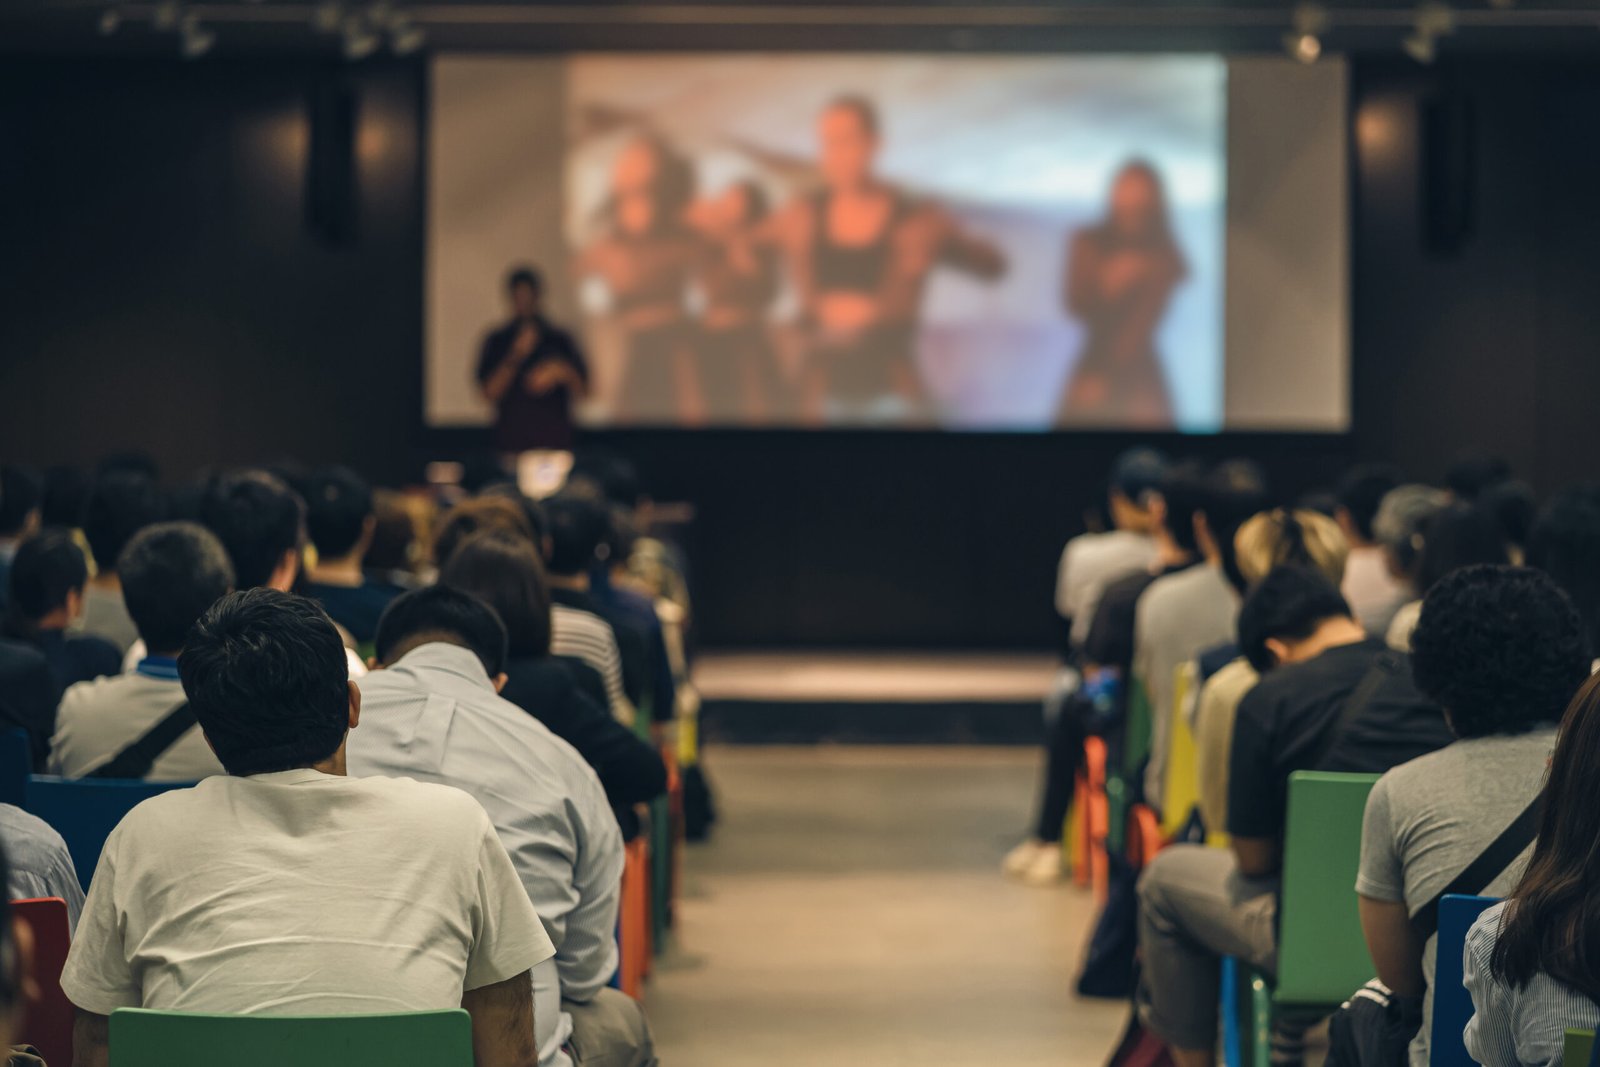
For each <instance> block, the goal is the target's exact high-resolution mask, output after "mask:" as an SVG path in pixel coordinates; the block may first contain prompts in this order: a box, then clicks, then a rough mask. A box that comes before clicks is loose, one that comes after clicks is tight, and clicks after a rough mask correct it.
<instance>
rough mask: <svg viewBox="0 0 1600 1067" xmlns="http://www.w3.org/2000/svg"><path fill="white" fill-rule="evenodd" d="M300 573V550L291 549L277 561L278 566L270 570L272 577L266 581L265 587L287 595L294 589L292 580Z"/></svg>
mask: <svg viewBox="0 0 1600 1067" xmlns="http://www.w3.org/2000/svg"><path fill="white" fill-rule="evenodd" d="M299 573H300V549H299V548H298V547H297V548H291V549H289V550H288V551H286V552H285V553H284V554H283V558H282V559H280V560H278V565H277V566H276V567H274V568H272V576H271V577H269V578H268V579H267V586H268V588H271V589H276V590H277V591H278V592H280V593H287V592H289V591H290V590H292V589H293V588H294V580H295V578H296V576H298V575H299Z"/></svg>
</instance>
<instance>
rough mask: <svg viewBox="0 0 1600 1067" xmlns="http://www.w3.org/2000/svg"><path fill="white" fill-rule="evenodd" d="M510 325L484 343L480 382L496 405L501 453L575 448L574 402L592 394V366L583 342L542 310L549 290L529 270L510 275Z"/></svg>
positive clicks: (521, 270) (496, 442)
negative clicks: (577, 339) (556, 323)
mask: <svg viewBox="0 0 1600 1067" xmlns="http://www.w3.org/2000/svg"><path fill="white" fill-rule="evenodd" d="M506 285H507V288H508V289H509V290H510V292H511V306H512V309H513V315H512V318H511V321H510V322H508V323H506V324H505V325H504V326H501V327H500V328H499V329H497V330H494V331H493V332H492V333H490V334H489V336H487V337H485V338H484V339H483V351H482V353H481V354H480V355H479V356H478V384H479V386H480V387H481V388H482V389H483V395H484V397H485V398H486V399H487V400H488V401H489V403H491V404H493V405H494V406H495V424H494V441H495V447H496V448H498V449H499V450H500V451H501V452H526V451H529V450H531V449H558V450H562V451H567V450H570V449H571V448H572V440H573V436H574V427H573V422H572V403H573V401H575V400H581V399H583V398H584V396H586V395H587V394H588V391H589V368H588V366H587V365H586V364H585V363H584V359H583V352H582V350H581V349H579V348H578V342H577V341H576V340H575V339H574V338H573V336H572V335H571V334H569V333H568V332H567V331H565V330H563V329H560V328H559V327H557V326H555V325H553V324H552V323H551V322H550V320H548V319H546V318H545V317H544V315H543V314H542V313H541V312H540V310H539V300H540V297H541V296H542V295H543V291H544V286H543V283H542V282H541V280H540V278H539V275H538V273H537V272H535V271H534V270H532V269H530V268H527V267H519V268H518V269H516V270H514V271H512V272H511V276H510V277H509V278H508V279H507V282H506Z"/></svg>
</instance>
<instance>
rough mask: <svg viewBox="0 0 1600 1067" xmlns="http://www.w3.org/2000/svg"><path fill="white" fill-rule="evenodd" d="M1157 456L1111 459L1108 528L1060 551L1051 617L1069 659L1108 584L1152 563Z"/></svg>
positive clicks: (1162, 471)
mask: <svg viewBox="0 0 1600 1067" xmlns="http://www.w3.org/2000/svg"><path fill="white" fill-rule="evenodd" d="M1166 471H1167V464H1166V460H1164V459H1163V458H1162V457H1161V453H1159V452H1156V451H1153V450H1152V449H1148V448H1135V449H1130V450H1129V451H1127V452H1124V453H1123V454H1122V455H1120V456H1118V457H1117V461H1116V463H1115V464H1114V465H1113V466H1112V468H1111V484H1110V486H1109V487H1108V489H1107V491H1106V513H1107V514H1108V515H1109V516H1110V518H1111V527H1112V528H1111V529H1109V530H1101V531H1090V532H1089V533H1081V534H1079V535H1078V536H1076V537H1074V538H1073V539H1072V540H1070V541H1068V542H1067V545H1066V547H1065V548H1063V549H1062V550H1061V563H1060V565H1059V566H1058V567H1057V568H1056V614H1057V615H1059V616H1060V617H1061V622H1062V625H1063V626H1064V627H1065V628H1066V630H1067V633H1068V636H1067V640H1066V642H1065V644H1066V649H1067V657H1068V659H1069V660H1072V659H1075V658H1076V653H1077V652H1078V651H1080V650H1081V649H1082V648H1083V643H1084V642H1085V641H1086V640H1088V637H1089V625H1090V624H1091V623H1092V622H1093V621H1094V613H1095V608H1096V607H1098V606H1099V604H1100V596H1101V594H1102V593H1104V592H1105V590H1106V588H1107V587H1108V586H1109V585H1111V584H1112V583H1113V582H1116V581H1119V580H1120V579H1122V578H1126V577H1127V576H1129V575H1131V574H1142V573H1147V572H1149V571H1150V570H1151V569H1152V568H1153V565H1154V563H1155V560H1156V558H1157V552H1158V546H1157V543H1156V536H1155V535H1156V528H1157V525H1158V512H1157V510H1156V509H1155V508H1154V507H1152V506H1151V505H1152V503H1153V502H1154V501H1156V500H1157V498H1158V494H1159V493H1160V491H1161V483H1162V480H1163V479H1164V478H1165V477H1166Z"/></svg>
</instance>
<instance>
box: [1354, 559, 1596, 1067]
mask: <svg viewBox="0 0 1600 1067" xmlns="http://www.w3.org/2000/svg"><path fill="white" fill-rule="evenodd" d="M1411 666H1412V672H1413V673H1414V674H1415V675H1416V679H1417V685H1418V687H1420V688H1421V689H1422V691H1423V692H1424V693H1426V694H1428V696H1429V697H1431V698H1432V699H1433V700H1434V701H1436V702H1437V703H1438V704H1439V706H1440V707H1442V708H1443V709H1444V713H1445V718H1446V719H1447V720H1448V721H1449V723H1450V728H1451V730H1452V731H1454V733H1455V736H1456V737H1457V738H1459V739H1460V740H1458V741H1456V742H1455V743H1454V744H1452V745H1449V746H1447V747H1445V748H1442V749H1440V750H1439V751H1438V752H1432V753H1429V754H1428V755H1426V756H1422V757H1421V758H1419V759H1415V760H1412V761H1411V762H1410V763H1406V764H1402V765H1401V766H1399V767H1396V768H1395V769H1394V770H1392V771H1390V772H1389V773H1388V774H1385V775H1384V776H1383V777H1382V778H1381V779H1379V781H1378V784H1377V785H1376V786H1375V787H1374V788H1373V790H1372V795H1371V797H1369V798H1368V800H1367V814H1366V821H1365V823H1364V825H1363V827H1362V833H1361V873H1360V875H1359V877H1358V878H1357V880H1356V892H1357V893H1359V894H1360V895H1361V925H1362V928H1363V929H1364V930H1365V932H1366V935H1367V947H1368V948H1369V949H1370V950H1371V952H1372V960H1373V962H1374V963H1375V964H1376V965H1377V971H1378V978H1379V980H1380V981H1382V982H1383V983H1384V984H1385V985H1387V986H1388V987H1389V988H1390V989H1391V990H1393V991H1394V992H1395V993H1396V994H1398V995H1400V996H1406V997H1416V996H1424V998H1425V999H1424V1000H1423V1014H1422V1027H1421V1029H1420V1030H1419V1031H1418V1033H1417V1036H1416V1039H1415V1040H1414V1041H1412V1043H1411V1062H1412V1064H1413V1065H1414V1067H1427V1064H1428V1038H1429V1035H1430V1033H1431V1032H1432V1027H1433V973H1434V938H1433V936H1432V935H1433V931H1431V930H1427V929H1426V927H1425V926H1424V929H1423V931H1422V935H1421V936H1419V934H1418V933H1417V932H1416V927H1415V924H1414V920H1415V919H1416V917H1417V916H1418V914H1419V913H1420V912H1422V911H1423V910H1424V909H1426V908H1427V907H1428V905H1430V904H1433V903H1435V901H1436V899H1437V898H1438V897H1439V896H1440V894H1441V893H1444V892H1447V891H1449V892H1461V893H1465V894H1469V895H1483V896H1496V897H1498V896H1504V895H1505V894H1506V893H1508V892H1509V891H1510V890H1511V889H1512V888H1513V887H1514V886H1515V885H1516V883H1517V880H1518V879H1519V878H1520V877H1521V874H1522V870H1523V867H1524V866H1525V865H1526V863H1527V853H1528V850H1529V849H1531V847H1532V844H1533V839H1534V834H1535V830H1536V828H1537V827H1536V825H1535V821H1534V820H1535V817H1534V816H1533V815H1532V814H1531V811H1532V809H1533V805H1534V804H1535V803H1536V801H1537V800H1538V797H1539V795H1540V793H1541V790H1542V789H1543V786H1544V781H1545V770H1546V767H1547V766H1548V764H1549V760H1550V752H1551V750H1552V749H1553V748H1554V747H1555V743H1556V726H1557V724H1558V723H1560V721H1561V716H1562V713H1563V712H1565V711H1566V708H1567V704H1568V703H1569V702H1570V701H1571V700H1572V697H1573V694H1575V693H1576V692H1577V691H1578V687H1579V686H1581V685H1582V684H1583V683H1584V680H1585V679H1587V678H1588V677H1589V653H1588V646H1587V639H1586V634H1585V629H1584V625H1583V620H1582V619H1581V618H1580V617H1579V615H1578V613H1577V611H1576V610H1575V609H1574V608H1573V605H1572V603H1571V601H1570V600H1568V598H1567V596H1566V595H1565V594H1564V593H1562V591H1561V589H1560V587H1559V586H1557V585H1556V584H1555V582H1554V581H1552V580H1551V579H1550V578H1549V577H1547V576H1546V575H1544V574H1541V573H1540V572H1538V571H1534V570H1528V569H1525V568H1520V567H1506V566H1488V565H1482V566H1475V567H1464V568H1462V569H1461V570H1458V571H1455V572H1454V573H1452V574H1449V575H1447V576H1446V577H1444V578H1443V579H1441V580H1440V581H1439V583H1438V584H1437V585H1435V586H1434V587H1433V588H1432V589H1431V590H1430V591H1429V593H1428V596H1427V599H1425V600H1424V601H1423V603H1422V616H1421V618H1420V620H1419V621H1418V623H1417V629H1416V632H1415V633H1414V634H1413V635H1412V639H1411ZM1519 820H1522V821H1521V823H1520V825H1521V827H1522V830H1521V834H1520V836H1518V837H1516V838H1514V840H1513V842H1512V844H1510V845H1509V846H1507V850H1508V851H1509V857H1508V858H1507V859H1506V860H1505V861H1503V862H1504V863H1505V866H1503V867H1501V869H1499V870H1494V869H1492V868H1491V869H1490V870H1488V872H1487V874H1486V876H1484V877H1482V880H1481V881H1479V883H1478V884H1475V885H1460V886H1455V887H1454V888H1453V889H1452V888H1450V887H1451V886H1452V884H1453V883H1454V882H1455V881H1456V879H1457V878H1459V877H1460V876H1461V875H1462V874H1463V873H1464V872H1466V871H1467V868H1468V867H1470V866H1472V865H1473V863H1474V862H1475V861H1476V860H1477V859H1478V857H1479V856H1482V855H1484V854H1485V853H1486V852H1487V851H1488V849H1489V846H1490V845H1491V844H1493V843H1494V842H1495V841H1496V840H1497V839H1498V838H1499V837H1500V835H1501V834H1502V833H1504V832H1505V831H1506V828H1507V827H1510V826H1512V825H1513V824H1514V823H1519ZM1500 863H1501V861H1498V860H1497V861H1496V862H1495V863H1494V865H1493V866H1500ZM1475 880H1476V879H1475ZM1424 938H1425V939H1424Z"/></svg>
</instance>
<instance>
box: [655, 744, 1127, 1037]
mask: <svg viewBox="0 0 1600 1067" xmlns="http://www.w3.org/2000/svg"><path fill="white" fill-rule="evenodd" d="M707 767H708V769H709V770H710V774H711V776H712V781H713V784H714V786H715V788H716V789H717V791H718V800H719V805H720V808H721V814H722V819H721V822H720V823H719V825H718V827H717V830H716V834H715V837H714V840H713V841H712V842H711V843H709V844H706V845H698V846H694V847H692V848H691V849H690V850H689V852H688V854H687V861H686V868H687V869H686V872H685V878H684V885H683V899H682V901H681V903H680V915H679V924H678V932H677V935H676V937H675V940H674V944H673V946H672V947H671V949H670V950H669V952H668V953H667V954H666V956H665V957H663V959H662V960H661V961H660V962H659V964H658V966H657V970H656V975H655V977H654V978H653V980H652V981H651V983H650V986H649V989H648V993H647V1001H646V1004H647V1007H648V1009H649V1012H650V1015H651V1018H652V1020H653V1025H654V1027H655V1033H656V1038H657V1044H658V1047H659V1049H660V1052H661V1058H662V1062H663V1063H664V1064H665V1065H666V1067H734V1065H738V1067H749V1065H753V1064H761V1065H763V1067H800V1065H806V1067H813V1065H822V1064H841V1065H850V1067H855V1065H863V1067H900V1065H906V1067H910V1065H913V1064H915V1065H918V1067H921V1065H925V1064H930V1063H941V1064H986V1065H987V1064H1005V1065H1008V1067H1033V1065H1040V1067H1043V1065H1046V1064H1048V1065H1050V1067H1063V1065H1064V1067H1098V1065H1099V1064H1102V1063H1104V1062H1105V1057H1106V1054H1107V1052H1108V1050H1109V1049H1110V1047H1111V1044H1112V1042H1113V1041H1114V1040H1115V1038H1116V1036H1117V1034H1118V1031H1119V1027H1120V1026H1121V1024H1122V1023H1123V1022H1125V1020H1126V1014H1125V1013H1126V1006H1125V1005H1122V1004H1117V1003H1113V1002H1106V1001H1085V1000H1078V999H1076V998H1075V997H1074V996H1073V995H1072V991H1071V990H1072V978H1073V974H1074V972H1075V969H1076V967H1077V963H1078V960H1079V957H1080V955H1081V952H1082V949H1083V945H1084V941H1085V938H1086V937H1087V935H1088V932H1089V926H1090V923H1091V921H1092V912H1093V907H1092V903H1091V901H1090V899H1089V896H1088V894H1087V892H1085V891H1082V890H1078V889H1075V888H1072V887H1070V886H1066V887H1060V888H1055V889H1049V890H1039V889H1029V888H1025V887H1021V886H1017V885H1013V884H1010V883H1008V882H1006V881H1005V880H1003V879H1002V878H1001V877H1000V875H999V873H998V866H999V860H1000V857H1001V856H1002V855H1003V854H1004V852H1005V850H1006V849H1007V848H1009V847H1010V846H1011V845H1012V844H1014V843H1015V841H1016V839H1017V833H1018V829H1019V827H1020V826H1021V825H1022V824H1023V822H1024V820H1025V813H1026V811H1027V810H1028V807H1029V805H1030V803H1031V802H1032V799H1033V791H1034V782H1035V776H1036V774H1037V768H1038V759H1037V756H1036V755H1035V754H1034V753H1031V752H1027V751H1018V750H1010V749H987V748H984V749H979V748H895V749H883V748H832V747H805V748H760V749H743V748H718V749H715V750H714V751H712V752H711V753H710V754H709V756H708V760H707Z"/></svg>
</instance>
